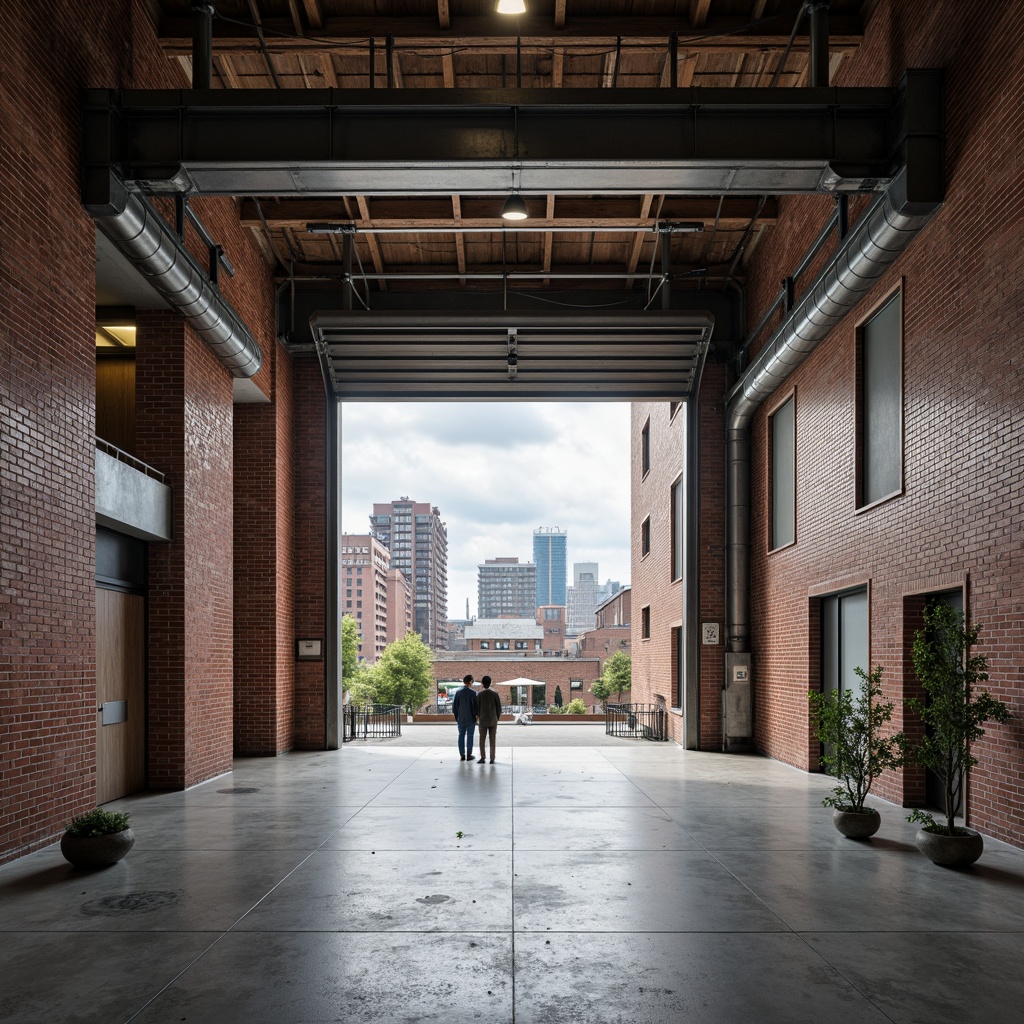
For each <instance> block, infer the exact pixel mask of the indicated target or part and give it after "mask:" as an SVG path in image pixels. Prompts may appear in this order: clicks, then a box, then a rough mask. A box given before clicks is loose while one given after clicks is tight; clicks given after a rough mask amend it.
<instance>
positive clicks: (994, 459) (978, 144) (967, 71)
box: [748, 0, 1024, 845]
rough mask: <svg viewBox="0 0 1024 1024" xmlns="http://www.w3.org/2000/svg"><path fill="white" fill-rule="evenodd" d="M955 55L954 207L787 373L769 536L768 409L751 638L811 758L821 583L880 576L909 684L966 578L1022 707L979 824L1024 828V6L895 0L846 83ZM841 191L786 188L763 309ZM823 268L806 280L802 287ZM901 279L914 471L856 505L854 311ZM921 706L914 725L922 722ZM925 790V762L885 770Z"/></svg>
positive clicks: (781, 728)
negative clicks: (787, 450)
mask: <svg viewBox="0 0 1024 1024" xmlns="http://www.w3.org/2000/svg"><path fill="white" fill-rule="evenodd" d="M915 66H916V67H942V68H944V69H945V70H946V89H947V125H946V127H947V133H948V136H947V139H948V141H947V173H948V187H947V197H946V202H945V205H944V208H943V209H942V210H941V211H940V212H939V214H938V215H937V216H936V217H935V218H934V219H933V221H932V222H931V224H929V226H928V227H927V228H926V229H925V230H924V232H923V233H922V234H921V235H920V236H919V237H918V238H917V240H916V241H915V242H914V243H913V245H912V246H911V247H910V249H909V250H908V251H907V252H906V253H904V254H903V256H901V258H900V259H899V260H898V261H897V263H896V264H895V266H894V267H893V268H892V269H891V270H890V271H889V273H888V274H887V275H886V276H885V278H884V279H883V280H882V281H880V282H879V283H878V284H877V286H876V287H875V288H874V289H873V290H872V292H871V293H870V294H869V295H868V296H867V297H866V298H865V299H864V300H863V302H862V303H861V304H860V306H859V307H858V309H857V310H855V311H854V312H853V313H852V314H851V315H850V316H849V317H848V318H847V319H846V321H844V322H843V323H842V324H841V325H840V327H839V328H838V329H837V330H836V331H835V332H834V333H833V336H832V337H831V338H829V339H828V340H827V341H826V342H825V343H824V344H823V345H821V346H820V347H819V349H818V350H817V352H816V353H815V354H814V355H813V356H812V357H811V359H809V360H808V362H807V363H805V364H804V366H802V367H801V368H800V369H799V370H798V371H797V372H796V373H795V374H793V375H792V377H791V379H790V381H789V382H787V385H786V387H787V388H788V387H791V386H794V385H795V387H796V395H797V399H796V401H797V437H798V441H797V543H796V544H795V545H794V546H792V547H790V548H787V549H785V550H782V551H779V552H777V553H774V554H771V555H769V554H767V551H766V547H767V545H766V536H767V520H766V515H765V509H766V500H767V485H766V467H767V460H766V451H767V439H766V413H767V411H768V409H767V407H766V408H762V410H761V411H760V413H759V414H758V416H757V417H756V419H755V423H754V434H753V466H754V472H753V481H752V483H753V506H754V509H755V515H754V519H753V523H752V527H753V535H752V539H753V552H752V562H753V577H752V584H753V608H752V621H753V649H754V680H755V687H756V707H755V715H756V734H757V744H758V746H759V747H760V749H762V750H764V751H765V752H767V753H769V754H771V755H772V756H774V757H777V758H780V759H782V760H785V761H789V762H790V763H793V764H796V765H799V766H801V767H806V766H807V764H808V760H809V757H808V743H807V728H806V718H807V701H806V696H805V691H806V690H807V688H808V681H809V680H813V679H814V678H815V676H816V671H817V669H816V668H815V667H813V663H814V661H815V659H816V657H817V650H816V643H815V641H814V637H813V635H812V633H813V631H812V629H811V624H810V623H809V618H810V616H811V608H810V606H809V601H808V594H809V590H811V588H819V590H820V589H821V588H823V587H824V588H826V589H827V587H828V586H829V585H830V581H836V585H837V586H838V585H839V584H840V583H841V582H842V581H843V580H846V579H852V578H858V579H869V580H870V602H871V609H870V660H871V663H872V665H874V664H881V665H882V666H883V668H884V677H883V684H884V688H885V690H886V692H887V694H889V695H890V696H892V697H893V698H898V697H900V696H902V695H904V694H905V693H909V692H911V691H912V688H913V686H914V683H913V681H912V673H911V672H910V666H909V642H910V638H911V637H912V628H911V625H910V620H911V619H912V618H913V617H914V616H915V615H916V614H918V612H917V611H916V610H915V608H914V604H913V601H909V599H908V598H909V595H912V594H914V593H918V592H920V591H923V590H927V589H934V590H939V589H944V588H945V587H948V586H949V585H950V581H951V580H952V581H955V580H963V578H964V577H967V578H968V587H967V596H968V609H969V615H970V617H971V618H972V619H974V620H976V621H979V622H981V623H982V624H983V627H984V628H983V631H982V635H981V639H982V644H981V646H980V648H979V653H982V654H985V655H986V656H987V657H988V659H989V674H990V677H991V678H990V682H989V687H990V689H991V690H992V691H993V692H994V693H995V694H996V695H997V696H999V697H1001V698H1002V699H1004V700H1007V701H1009V702H1010V704H1011V707H1012V710H1013V711H1014V714H1015V715H1016V716H1017V717H1016V718H1015V720H1014V721H1012V722H1011V723H1009V724H1008V725H1006V726H997V727H993V728H991V729H990V730H989V732H988V734H987V735H986V736H985V738H984V739H983V740H982V741H980V742H979V743H978V744H977V745H976V747H975V754H976V756H977V757H979V759H980V761H981V763H980V765H979V766H978V768H977V769H975V771H974V773H973V777H972V786H971V792H970V795H969V817H970V820H971V823H972V824H974V825H975V826H976V827H978V828H980V829H981V830H983V831H985V832H987V833H989V834H992V835H995V836H998V837H999V838H1002V839H1007V840H1009V841H1011V842H1014V843H1017V844H1018V845H1024V824H1022V822H1024V783H1022V782H1021V779H1022V778H1024V754H1022V748H1024V744H1022V739H1024V733H1022V729H1024V726H1022V724H1021V723H1022V721H1024V699H1022V692H1021V690H1022V687H1021V670H1020V665H1021V664H1022V662H1024V640H1022V635H1021V625H1020V623H1021V618H1022V615H1021V613H1022V610H1024V580H1022V573H1021V568H1020V564H1019V559H1018V558H1017V557H1016V555H1017V552H1018V550H1019V543H1020V541H1019V538H1020V529H1021V522H1022V520H1021V512H1020V488H1021V474H1022V471H1024V456H1022V454H1021V453H1022V452H1024V420H1022V418H1021V416H1020V396H1021V384H1022V369H1021V361H1020V354H1019V353H1020V343H1019V342H1020V337H1021V333H1022V328H1024V306H1022V304H1021V301H1020V289H1019V283H1018V282H1019V279H1020V277H1021V272H1022V270H1024V258H1022V256H1021V249H1020V227H1021V225H1022V223H1024V188H1022V185H1021V183H1022V181H1024V158H1022V155H1021V147H1020V139H1021V137H1022V134H1024V114H1022V110H1024V72H1022V68H1024V7H1021V5H1018V4H997V5H991V9H986V14H985V17H978V16H977V11H976V10H975V9H974V7H973V5H969V4H960V3H955V2H938V3H937V2H898V3H897V2H894V0H888V2H887V0H883V2H882V3H880V4H879V5H878V8H877V10H876V11H875V13H874V15H873V16H872V18H871V20H870V23H869V25H868V28H867V32H866V35H865V41H864V44H863V46H862V47H861V49H860V51H859V52H858V53H857V55H856V56H855V57H854V58H853V59H852V61H851V62H849V63H848V64H847V65H844V70H843V71H842V73H841V76H840V77H839V79H838V81H837V84H838V85H869V84H870V85H891V84H895V83H896V81H897V80H898V79H899V77H900V75H901V74H902V71H903V69H904V68H905V67H915ZM829 209H830V205H829V204H828V203H827V202H826V201H824V200H817V199H794V200H784V201H782V202H781V203H780V219H779V225H778V227H777V228H775V229H774V230H773V231H772V232H771V234H770V236H768V237H767V238H766V239H765V242H764V243H763V244H762V246H761V247H760V249H759V250H758V252H757V255H756V257H755V259H754V261H753V263H752V266H751V267H750V268H749V272H750V281H749V283H750V290H749V297H750V302H749V306H748V315H749V317H750V320H751V322H752V323H753V322H756V320H757V319H758V318H759V317H760V315H761V311H762V310H763V309H764V308H765V304H766V302H767V301H768V299H769V297H770V296H771V295H773V294H774V293H775V291H776V290H777V288H778V277H779V274H780V272H783V273H784V272H785V269H786V268H788V267H791V266H793V265H794V264H795V263H796V262H797V260H798V259H799V256H800V254H801V253H802V251H803V250H804V248H805V246H806V245H807V243H808V242H809V240H810V238H811V237H812V236H813V234H814V233H815V232H816V230H817V228H818V226H820V224H821V223H822V221H823V220H824V218H825V217H826V216H827V215H828V212H829ZM810 280H811V277H810V276H808V277H807V278H805V279H802V281H801V282H800V284H801V286H802V287H806V285H807V284H808V283H809V281H810ZM901 281H902V283H903V285H904V291H903V303H904V341H903V356H904V419H905V426H904V432H905V433H904V488H903V493H902V494H901V495H900V496H898V497H897V498H895V499H893V500H890V501H888V502H885V503H882V504H881V505H879V506H877V507H875V508H873V509H870V510H867V511H865V512H862V513H860V514H857V512H856V510H855V493H854V487H855V476H854V470H855V466H854V428H855V408H854V398H855V391H854V375H855V351H854V343H855V324H856V321H857V320H858V319H860V318H862V317H863V316H864V314H865V313H866V312H867V311H868V310H869V309H870V308H871V307H872V306H873V305H874V304H875V303H876V302H877V301H878V299H880V298H881V297H883V296H884V295H886V294H887V293H888V292H889V290H890V289H892V288H893V287H894V286H896V285H898V284H900V283H901ZM912 724H913V723H908V725H912ZM879 790H880V792H881V793H882V794H883V795H886V796H889V797H891V798H894V799H896V800H901V799H907V800H910V799H912V798H916V797H918V796H919V795H920V785H919V781H918V780H916V779H915V777H914V774H913V773H912V772H909V773H906V776H905V779H897V778H888V779H886V780H884V782H883V784H882V785H880V787H879Z"/></svg>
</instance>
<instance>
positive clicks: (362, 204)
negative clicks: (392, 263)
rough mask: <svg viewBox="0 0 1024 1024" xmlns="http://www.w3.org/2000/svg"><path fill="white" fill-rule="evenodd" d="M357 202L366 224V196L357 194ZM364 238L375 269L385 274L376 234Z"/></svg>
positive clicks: (367, 209) (360, 220) (368, 217)
mask: <svg viewBox="0 0 1024 1024" xmlns="http://www.w3.org/2000/svg"><path fill="white" fill-rule="evenodd" d="M356 203H357V204H358V206H359V223H360V224H364V225H365V224H366V223H367V222H368V221H369V219H370V208H369V206H368V205H367V202H366V196H356ZM268 223H269V222H268ZM363 238H365V239H366V245H367V248H368V249H369V250H370V259H371V260H372V261H373V269H374V270H375V271H376V272H377V273H378V274H383V273H384V257H383V256H381V252H380V246H379V245H378V244H377V239H376V236H374V235H364V236H363ZM380 287H381V290H382V291H386V290H387V282H386V281H381V282H380Z"/></svg>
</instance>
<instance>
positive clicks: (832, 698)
mask: <svg viewBox="0 0 1024 1024" xmlns="http://www.w3.org/2000/svg"><path fill="white" fill-rule="evenodd" d="M854 671H855V672H856V673H857V677H858V678H859V679H860V680H861V683H862V684H863V685H862V687H861V689H860V691H859V692H857V693H855V692H854V691H853V690H852V689H846V690H830V691H829V692H828V693H816V692H814V691H812V692H811V693H809V694H808V695H807V698H808V700H809V701H810V705H811V724H812V726H813V728H814V730H815V733H816V735H817V737H818V739H819V740H820V741H821V742H822V743H824V744H825V748H826V749H825V753H824V754H822V756H821V763H822V764H823V765H824V766H825V768H826V770H827V771H828V773H829V775H832V776H834V777H835V778H837V779H838V780H839V785H838V786H836V787H835V789H833V790H832V796H827V797H825V799H824V800H822V804H823V805H824V806H825V807H835V808H836V809H838V810H841V811H853V812H855V813H857V814H863V813H864V801H865V800H866V799H867V795H868V793H869V792H870V791H871V787H872V785H873V784H874V781H875V779H877V778H878V776H879V775H881V774H882V772H884V771H889V770H891V769H894V768H899V767H901V766H902V765H903V763H904V761H905V758H906V755H905V747H906V740H905V738H904V736H903V733H896V734H895V735H894V736H886V737H882V736H880V735H879V732H880V730H881V728H882V726H884V725H885V724H886V723H887V722H888V721H890V720H891V719H892V713H893V706H894V705H893V703H892V702H891V701H889V702H887V703H882V702H881V700H880V698H881V696H882V666H881V665H878V666H877V667H876V668H875V670H874V672H872V673H871V674H870V675H869V674H868V673H867V672H865V671H864V670H863V669H862V668H861V667H860V666H858V667H857V668H855V669H854Z"/></svg>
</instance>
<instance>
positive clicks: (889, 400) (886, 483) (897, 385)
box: [858, 293, 903, 505]
mask: <svg viewBox="0 0 1024 1024" xmlns="http://www.w3.org/2000/svg"><path fill="white" fill-rule="evenodd" d="M901 319H902V317H901V309H900V296H899V294H898V293H897V294H896V295H894V296H893V297H892V298H891V299H890V300H889V301H888V302H887V303H886V304H885V305H884V306H883V307H882V308H881V309H880V310H878V312H877V313H875V314H874V316H872V317H871V319H870V320H868V321H866V322H865V323H864V324H863V326H862V327H861V330H860V403H859V410H858V411H859V423H858V426H859V435H860V438H859V440H860V481H859V483H860V504H861V505H870V504H871V503H872V502H874V501H878V500H880V499H881V498H885V497H888V496H889V495H890V494H896V493H897V492H898V491H899V490H900V489H901V488H902V486H903V358H902V352H901V343H900V321H901Z"/></svg>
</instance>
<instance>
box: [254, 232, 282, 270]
mask: <svg viewBox="0 0 1024 1024" xmlns="http://www.w3.org/2000/svg"><path fill="white" fill-rule="evenodd" d="M252 237H253V238H254V239H255V240H256V245H257V246H258V247H259V250H260V255H261V256H262V257H263V262H264V263H266V264H267V266H268V267H275V266H277V262H278V261H277V254H276V251H275V249H274V246H273V244H272V243H271V241H270V240H269V239H268V238H267V236H266V233H265V232H264V230H263V225H262V224H258V225H257V226H256V227H254V228H252Z"/></svg>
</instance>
